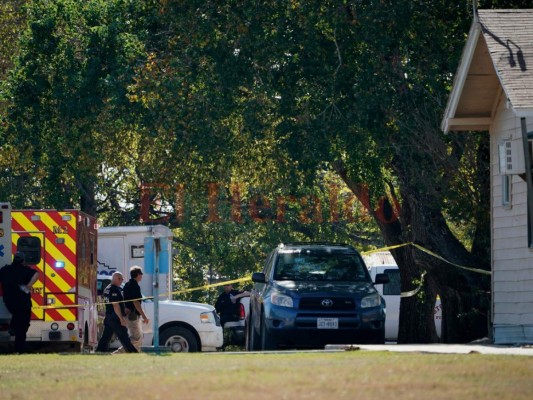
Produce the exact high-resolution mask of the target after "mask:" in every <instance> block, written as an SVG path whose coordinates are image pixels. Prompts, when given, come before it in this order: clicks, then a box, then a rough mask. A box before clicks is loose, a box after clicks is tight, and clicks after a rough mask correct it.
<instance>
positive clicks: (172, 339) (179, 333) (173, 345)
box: [159, 326, 198, 353]
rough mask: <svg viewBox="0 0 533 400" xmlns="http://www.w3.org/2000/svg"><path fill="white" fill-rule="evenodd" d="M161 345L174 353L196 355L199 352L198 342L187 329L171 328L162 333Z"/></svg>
mask: <svg viewBox="0 0 533 400" xmlns="http://www.w3.org/2000/svg"><path fill="white" fill-rule="evenodd" d="M159 345H160V346H165V347H170V349H171V351H173V352H174V353H194V352H197V351H198V340H196V337H195V336H194V334H193V333H192V332H191V331H190V330H188V329H187V328H182V327H177V326H174V327H171V328H167V329H165V330H164V331H163V332H161V334H160V336H159Z"/></svg>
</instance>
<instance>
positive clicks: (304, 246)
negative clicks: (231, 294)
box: [246, 243, 388, 350]
mask: <svg viewBox="0 0 533 400" xmlns="http://www.w3.org/2000/svg"><path fill="white" fill-rule="evenodd" d="M252 281H253V282H254V288H253V290H252V292H251V296H250V310H249V315H248V321H247V322H248V323H247V329H246V348H247V350H274V349H277V348H281V347H284V348H302V347H308V348H323V347H324V346H325V345H326V344H353V343H384V341H385V302H384V300H383V298H382V297H381V296H380V295H379V293H378V291H377V290H376V288H375V287H374V283H375V284H383V283H387V282H388V277H387V276H386V275H384V274H378V275H377V276H376V280H375V282H374V283H373V282H372V279H371V278H370V275H369V273H368V270H367V268H366V266H365V263H364V261H363V259H362V258H361V256H360V254H359V253H358V252H357V250H355V249H354V248H353V247H351V246H348V245H341V244H329V243H293V244H280V245H278V246H277V247H276V248H275V249H274V250H273V251H272V252H271V253H270V255H269V256H268V258H267V260H266V263H265V266H264V269H263V271H262V272H255V273H254V274H253V275H252Z"/></svg>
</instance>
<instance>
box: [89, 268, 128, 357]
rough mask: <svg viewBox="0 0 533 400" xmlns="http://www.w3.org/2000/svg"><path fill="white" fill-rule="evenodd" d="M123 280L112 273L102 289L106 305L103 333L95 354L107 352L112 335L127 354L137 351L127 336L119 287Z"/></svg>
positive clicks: (117, 273)
mask: <svg viewBox="0 0 533 400" xmlns="http://www.w3.org/2000/svg"><path fill="white" fill-rule="evenodd" d="M123 280H124V277H123V276H122V274H121V273H120V272H113V275H111V283H110V284H109V285H107V287H106V288H105V289H104V301H105V303H106V305H105V318H104V331H103V332H102V337H101V338H100V340H99V341H98V346H97V347H96V352H98V353H101V352H107V351H109V342H110V341H111V338H112V337H113V333H114V334H115V335H116V336H117V338H118V340H119V341H120V343H121V344H122V346H123V347H124V350H125V351H126V352H127V353H137V349H136V348H135V347H134V346H133V345H132V344H131V341H130V338H129V336H128V328H127V322H126V317H125V315H126V310H125V307H124V297H123V296H122V289H121V287H120V285H121V284H122V281H123Z"/></svg>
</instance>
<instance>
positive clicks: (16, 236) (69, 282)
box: [11, 210, 78, 321]
mask: <svg viewBox="0 0 533 400" xmlns="http://www.w3.org/2000/svg"><path fill="white" fill-rule="evenodd" d="M11 217H12V231H13V236H12V238H13V239H12V248H13V252H16V251H17V248H18V249H19V250H21V251H25V250H26V252H29V251H32V250H35V249H23V248H21V246H18V245H19V243H20V242H19V241H20V240H21V238H24V237H35V238H38V239H39V240H40V244H41V248H40V249H39V250H35V251H40V261H39V262H38V263H35V266H34V268H35V269H36V270H38V271H39V272H40V274H41V276H40V278H39V281H38V282H37V283H36V284H35V285H34V287H33V293H32V304H33V306H34V307H35V306H45V305H52V306H54V307H57V308H49V309H45V310H43V309H35V308H34V309H33V310H32V314H33V315H32V319H38V320H44V321H76V320H77V308H75V307H69V306H71V305H75V304H77V295H78V294H77V289H76V280H77V255H76V251H77V247H76V240H77V225H76V223H77V212H76V211H53V210H44V211H41V210H39V211H36V210H24V211H13V212H12V215H11ZM27 258H28V257H27Z"/></svg>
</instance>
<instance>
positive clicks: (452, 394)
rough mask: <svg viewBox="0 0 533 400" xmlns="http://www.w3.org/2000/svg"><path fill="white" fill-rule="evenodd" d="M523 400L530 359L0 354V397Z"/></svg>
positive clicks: (530, 377) (529, 384)
mask: <svg viewBox="0 0 533 400" xmlns="http://www.w3.org/2000/svg"><path fill="white" fill-rule="evenodd" d="M96 398H101V399H102V400H109V399H118V398H122V399H125V400H127V399H147V400H148V399H217V400H218V399H222V398H236V399H241V398H242V399H250V400H252V399H253V400H255V399H331V400H334V399H356V398H357V399H383V400H388V399H459V398H461V399H479V400H487V399H498V400H503V399H512V400H518V399H531V398H533V357H524V356H500V355H498V356H493V355H481V354H467V355H464V354H463V355H458V354H421V353H388V352H374V351H372V352H370V351H368V352H365V351H348V352H334V353H312V352H308V353H305V352H302V353H292V352H288V353H285V354H283V353H282V354H268V353H265V354H252V353H250V354H230V353H223V352H221V353H212V354H172V353H169V354H163V355H153V354H121V355H61V354H28V355H20V356H14V355H2V356H0V399H2V400H7V399H96Z"/></svg>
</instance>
